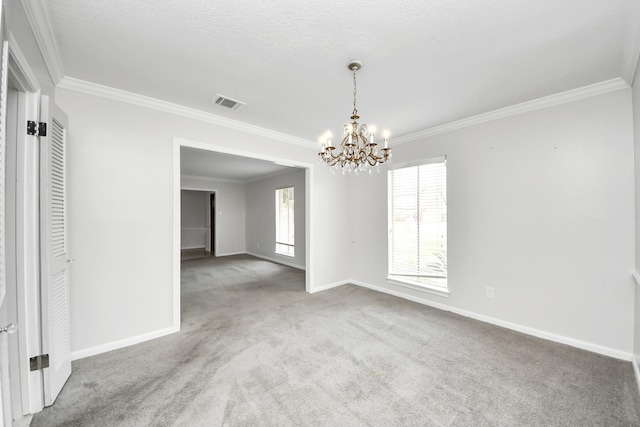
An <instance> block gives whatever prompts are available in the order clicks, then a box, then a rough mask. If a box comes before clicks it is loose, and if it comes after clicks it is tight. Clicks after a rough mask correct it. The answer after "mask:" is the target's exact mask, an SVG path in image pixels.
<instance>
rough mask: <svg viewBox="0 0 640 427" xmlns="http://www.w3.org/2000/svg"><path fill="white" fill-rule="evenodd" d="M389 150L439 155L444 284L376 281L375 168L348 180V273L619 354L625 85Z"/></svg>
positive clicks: (629, 316)
mask: <svg viewBox="0 0 640 427" xmlns="http://www.w3.org/2000/svg"><path fill="white" fill-rule="evenodd" d="M393 155H394V158H393V161H394V164H395V165H398V164H402V163H403V162H408V161H415V160H417V159H424V158H430V157H435V156H441V155H447V178H448V209H449V212H448V228H449V231H448V232H449V245H448V248H449V256H448V266H449V288H450V291H451V294H450V296H449V297H448V298H447V297H439V296H435V295H432V294H426V293H424V292H418V291H412V290H409V289H406V288H402V287H398V286H395V285H392V284H389V283H387V282H386V280H385V277H386V274H387V208H386V197H385V194H386V174H384V173H381V174H380V175H374V176H372V177H368V176H365V177H353V178H352V180H351V182H350V197H351V202H350V205H349V206H350V209H351V216H350V220H351V225H352V227H351V230H353V231H352V233H351V236H352V241H353V243H352V245H351V247H352V251H351V253H352V254H353V257H354V258H352V260H353V261H354V262H353V267H354V268H353V270H352V271H351V272H352V274H353V279H355V280H357V281H361V282H363V283H365V284H369V285H373V286H376V287H379V288H382V289H385V290H387V291H392V292H396V293H398V294H401V295H405V296H409V297H411V298H420V299H422V300H423V301H426V302H428V303H433V304H442V305H445V306H447V307H450V308H451V309H454V310H457V311H459V312H467V314H473V315H475V316H476V317H484V318H485V319H492V320H497V321H499V322H501V323H503V324H510V325H511V326H514V325H515V326H519V327H520V329H521V330H523V329H528V330H529V331H530V332H536V331H538V332H542V333H543V334H542V335H545V336H547V337H553V336H556V338H558V337H559V338H561V339H562V338H563V337H564V338H568V339H565V341H566V342H572V343H574V344H578V345H582V346H583V347H588V348H591V349H594V350H598V351H604V352H607V353H609V354H613V355H618V356H621V357H625V355H626V357H629V356H628V355H630V353H631V351H632V340H633V339H632V334H633V291H634V288H633V286H634V285H633V282H632V278H631V275H630V271H631V269H632V267H633V257H634V237H633V236H634V201H633V192H634V171H633V166H634V165H633V135H632V115H631V91H630V90H629V89H625V90H620V91H617V92H613V93H609V94H606V95H601V96H595V97H591V98H588V99H585V100H581V101H577V102H573V103H568V104H563V105H559V106H555V107H551V108H546V109H543V110H538V111H534V112H529V113H525V114H521V115H518V116H514V117H509V118H505V119H501V120H496V121H493V122H489V123H485V124H481V125H476V126H473V127H469V128H466V129H461V130H457V131H453V132H450V133H447V134H442V135H436V136H433V137H430V138H427V139H425V140H422V141H417V142H413V143H407V144H403V145H400V146H397V147H395V148H394V153H393ZM487 286H491V287H493V288H494V289H495V299H487V298H486V297H485V287H487Z"/></svg>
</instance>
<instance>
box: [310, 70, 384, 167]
mask: <svg viewBox="0 0 640 427" xmlns="http://www.w3.org/2000/svg"><path fill="white" fill-rule="evenodd" d="M347 67H348V68H349V69H350V70H351V71H352V72H353V112H352V113H351V123H347V124H345V125H344V128H343V131H342V142H340V150H339V151H336V148H337V147H335V146H334V145H333V142H332V141H331V133H330V132H329V134H328V136H327V140H326V142H323V143H322V150H321V151H320V152H319V153H318V156H319V157H320V160H321V161H323V162H324V163H325V164H327V165H328V166H332V172H334V171H336V170H338V169H340V168H342V173H343V174H345V173H351V172H354V173H355V174H358V172H369V173H372V172H373V169H374V168H375V169H376V170H377V171H378V172H379V171H380V165H381V164H383V163H385V162H389V161H390V159H391V148H389V135H388V133H386V132H385V134H384V147H383V148H381V149H378V144H376V143H375V129H374V128H373V127H369V128H367V125H366V124H364V123H363V124H361V125H359V124H358V119H359V118H360V117H359V116H358V109H357V108H356V71H358V70H359V69H360V68H362V62H360V61H351V62H350V63H349V65H347Z"/></svg>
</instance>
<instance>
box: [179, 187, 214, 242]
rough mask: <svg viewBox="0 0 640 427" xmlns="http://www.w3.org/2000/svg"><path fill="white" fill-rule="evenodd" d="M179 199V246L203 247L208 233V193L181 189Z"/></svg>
mask: <svg viewBox="0 0 640 427" xmlns="http://www.w3.org/2000/svg"><path fill="white" fill-rule="evenodd" d="M180 200H181V202H180V210H181V213H180V225H181V227H180V230H181V234H180V236H181V238H180V248H181V249H195V248H203V249H204V247H205V245H206V241H207V233H209V221H208V215H207V211H208V210H209V193H208V192H205V191H190V190H182V191H181V192H180Z"/></svg>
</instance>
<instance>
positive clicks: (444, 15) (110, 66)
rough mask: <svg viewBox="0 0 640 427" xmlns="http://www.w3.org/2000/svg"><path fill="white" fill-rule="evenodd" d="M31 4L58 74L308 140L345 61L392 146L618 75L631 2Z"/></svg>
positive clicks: (370, 119)
mask: <svg viewBox="0 0 640 427" xmlns="http://www.w3.org/2000/svg"><path fill="white" fill-rule="evenodd" d="M40 1H42V2H43V4H44V5H45V7H47V8H48V14H49V15H50V16H49V19H50V21H51V26H52V28H53V33H54V35H55V39H56V41H57V45H58V50H59V53H60V56H61V59H62V66H63V69H64V75H65V76H66V77H70V78H75V79H80V80H84V81H89V82H93V83H98V84H101V85H106V86H110V87H114V88H118V89H122V90H126V91H130V92H134V93H138V94H142V95H145V96H149V97H153V98H158V99H161V100H165V101H169V102H173V103H176V104H180V105H184V106H188V107H191V108H195V109H198V110H202V111H205V112H209V113H213V114H216V115H220V116H222V117H226V118H230V119H234V120H238V121H241V122H246V123H249V124H252V125H255V126H260V127H264V128H267V129H271V130H274V131H278V132H282V133H285V134H288V135H292V136H295V137H299V138H303V139H306V140H308V141H311V142H310V144H312V143H314V142H316V141H318V140H319V138H320V137H321V136H322V135H323V134H324V133H325V132H326V131H327V130H328V129H331V130H332V131H333V133H334V134H335V133H338V132H339V131H340V129H341V125H342V124H343V123H345V122H346V121H347V120H348V118H349V116H350V113H351V109H352V81H351V73H350V71H349V70H348V69H347V68H346V65H347V63H348V62H349V60H351V59H358V60H361V61H362V62H363V63H364V66H363V68H362V70H361V71H359V72H358V110H359V112H360V116H361V123H367V124H375V125H376V126H377V127H378V128H379V129H389V130H390V132H391V137H392V139H391V142H393V137H398V136H404V135H408V134H412V133H415V132H418V131H421V130H424V129H428V128H431V127H434V126H438V125H442V124H445V123H449V122H452V121H455V120H459V119H463V118H466V117H470V116H473V115H477V114H481V113H485V112H487V111H492V110H495V109H499V108H503V107H507V106H510V105H514V104H517V103H521V102H525V101H529V100H533V99H537V98H541V97H545V96H548V95H552V94H556V93H559V92H563V91H567V90H571V89H576V88H580V87H584V86H586V85H590V84H595V83H599V82H603V81H606V80H609V79H614V78H619V77H624V72H623V68H624V67H623V63H624V61H625V60H628V56H629V50H630V49H629V46H632V47H633V46H634V45H635V42H634V41H633V40H631V41H630V40H629V38H630V37H631V35H632V34H633V32H632V31H629V28H635V25H636V24H637V21H639V20H640V16H637V15H638V14H637V13H635V12H634V11H637V9H635V6H634V4H633V3H634V2H635V1H637V0H536V1H531V0H429V1H427V0H404V1H397V0H394V1H392V0H377V1H372V0H351V1H349V2H344V1H343V0H323V1H321V2H302V1H299V0H272V1H255V0H233V1H228V0H226V1H220V0H190V1H188V2H185V1H181V0H110V1H86V0H47V1H45V0H40ZM631 24H633V25H631ZM636 59H637V57H636ZM216 94H222V95H226V96H228V97H230V98H233V99H237V100H240V101H243V102H246V104H247V105H246V106H244V107H243V108H241V109H240V110H237V111H231V110H226V109H224V108H222V107H218V106H215V105H211V104H210V102H209V101H210V100H211V99H212V98H213V97H214V96H215V95H216Z"/></svg>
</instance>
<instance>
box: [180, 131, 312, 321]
mask: <svg viewBox="0 0 640 427" xmlns="http://www.w3.org/2000/svg"><path fill="white" fill-rule="evenodd" d="M182 147H186V148H196V149H199V150H205V151H215V152H218V153H223V154H231V155H235V156H242V157H249V158H252V159H259V160H266V161H270V162H276V163H278V164H281V165H284V166H290V167H298V168H303V169H305V193H306V197H305V250H306V254H305V265H306V268H305V290H306V291H307V292H310V291H311V289H313V283H312V280H313V274H312V268H313V262H312V261H311V260H313V254H312V250H311V236H312V235H315V233H314V232H313V227H314V221H313V211H312V209H311V207H312V202H311V200H312V199H313V194H312V189H313V185H312V181H313V167H314V165H313V164H312V163H306V162H300V161H297V160H291V159H287V158H284V157H276V156H270V155H266V154H260V153H255V152H253V151H243V150H238V149H235V148H229V147H225V146H222V145H215V144H210V143H205V142H198V141H191V140H187V139H182V138H173V328H172V329H173V331H174V332H177V331H179V330H180V148H182ZM216 197H217V196H216ZM216 203H217V200H216ZM216 227H217V223H216ZM216 240H217V233H216Z"/></svg>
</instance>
